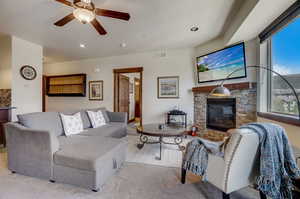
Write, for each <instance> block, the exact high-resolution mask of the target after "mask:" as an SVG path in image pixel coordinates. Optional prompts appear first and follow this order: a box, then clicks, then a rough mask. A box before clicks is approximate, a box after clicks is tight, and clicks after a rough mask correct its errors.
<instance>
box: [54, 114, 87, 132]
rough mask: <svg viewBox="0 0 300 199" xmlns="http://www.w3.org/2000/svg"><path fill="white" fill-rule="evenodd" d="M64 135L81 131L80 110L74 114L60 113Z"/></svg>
mask: <svg viewBox="0 0 300 199" xmlns="http://www.w3.org/2000/svg"><path fill="white" fill-rule="evenodd" d="M60 116H61V120H62V123H63V127H64V131H65V134H66V136H70V135H75V134H78V133H81V132H82V131H83V123H82V118H81V114H80V112H78V113H76V114H74V115H64V114H62V113H61V114H60Z"/></svg>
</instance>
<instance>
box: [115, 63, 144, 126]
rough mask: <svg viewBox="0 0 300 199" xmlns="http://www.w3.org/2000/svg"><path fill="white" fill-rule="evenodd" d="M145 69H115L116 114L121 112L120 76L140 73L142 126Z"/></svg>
mask: <svg viewBox="0 0 300 199" xmlns="http://www.w3.org/2000/svg"><path fill="white" fill-rule="evenodd" d="M143 71H144V68H143V67H131V68H121V69H114V70H113V73H114V112H118V111H119V106H118V104H119V76H120V74H122V73H139V74H140V112H141V119H140V125H142V124H143Z"/></svg>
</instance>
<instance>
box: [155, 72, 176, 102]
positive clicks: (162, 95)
mask: <svg viewBox="0 0 300 199" xmlns="http://www.w3.org/2000/svg"><path fill="white" fill-rule="evenodd" d="M157 97H158V98H159V99H170V98H179V77H178V76H170V77H158V78H157Z"/></svg>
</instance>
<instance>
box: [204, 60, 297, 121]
mask: <svg viewBox="0 0 300 199" xmlns="http://www.w3.org/2000/svg"><path fill="white" fill-rule="evenodd" d="M247 68H255V69H264V70H267V71H270V72H272V73H274V74H276V75H278V76H279V77H281V79H283V80H284V81H285V82H286V83H287V85H288V86H289V87H290V88H291V90H292V92H293V94H294V95H295V97H296V100H297V105H298V114H299V120H300V101H299V97H298V95H297V92H296V90H295V88H294V87H293V86H292V84H291V83H290V82H289V81H288V80H287V79H286V78H285V77H284V76H282V75H281V74H279V73H278V72H276V71H273V70H272V69H270V68H267V67H263V66H247ZM240 70H242V68H238V69H236V70H234V71H233V72H231V73H230V74H229V75H228V76H227V77H226V78H225V79H224V80H223V81H222V82H221V84H220V85H218V86H217V87H216V88H214V89H213V90H212V91H211V92H210V94H209V95H210V96H214V97H229V96H231V93H230V90H229V89H228V88H226V87H224V82H225V81H226V80H228V79H229V78H230V77H231V76H232V75H233V74H234V73H236V72H238V71H240Z"/></svg>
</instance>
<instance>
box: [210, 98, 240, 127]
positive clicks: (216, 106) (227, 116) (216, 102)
mask: <svg viewBox="0 0 300 199" xmlns="http://www.w3.org/2000/svg"><path fill="white" fill-rule="evenodd" d="M206 126H207V128H210V129H216V130H221V131H227V130H229V129H232V128H236V100H235V98H208V99H207V119H206Z"/></svg>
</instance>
